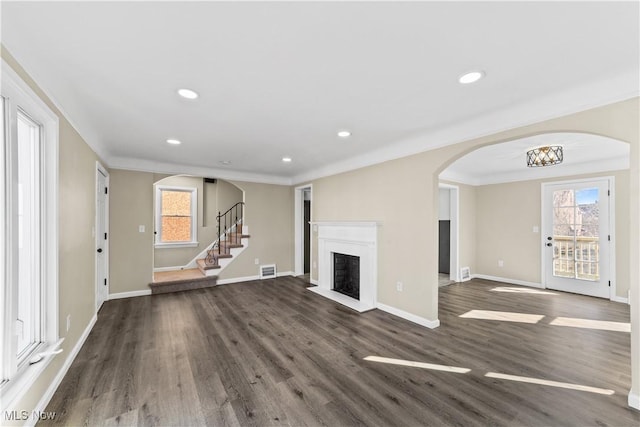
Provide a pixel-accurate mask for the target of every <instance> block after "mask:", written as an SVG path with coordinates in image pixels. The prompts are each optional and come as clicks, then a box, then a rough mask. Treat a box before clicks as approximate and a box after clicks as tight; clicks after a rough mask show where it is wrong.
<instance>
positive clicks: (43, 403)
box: [25, 314, 98, 427]
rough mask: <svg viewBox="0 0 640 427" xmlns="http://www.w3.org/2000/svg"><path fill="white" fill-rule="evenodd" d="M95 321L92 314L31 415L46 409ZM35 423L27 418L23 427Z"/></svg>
mask: <svg viewBox="0 0 640 427" xmlns="http://www.w3.org/2000/svg"><path fill="white" fill-rule="evenodd" d="M97 320H98V315H97V314H94V315H93V317H92V318H91V320H90V321H89V324H88V325H87V327H86V328H85V329H84V332H83V333H82V335H81V336H80V339H79V340H78V342H77V343H76V345H74V346H73V350H71V353H69V355H68V356H67V358H66V360H65V361H64V364H63V365H62V368H61V369H60V370H59V371H58V374H57V375H56V377H55V378H54V379H53V381H52V382H51V384H49V387H48V388H47V391H45V393H44V395H43V396H42V398H41V399H40V401H39V402H38V404H37V405H36V407H35V408H34V410H33V413H36V414H38V413H41V412H44V410H45V409H46V408H47V405H48V404H49V402H50V401H51V398H52V397H53V394H54V393H55V392H56V390H57V389H58V387H59V386H60V383H61V382H62V379H63V378H64V376H65V375H66V374H67V371H68V370H69V368H70V367H71V364H72V363H73V361H74V360H75V359H76V356H78V353H79V352H80V349H81V348H82V346H83V345H84V342H85V341H86V340H87V337H88V336H89V333H91V330H92V329H93V326H94V325H95V324H96V321H97ZM36 421H38V417H29V420H28V421H27V422H26V423H25V426H29V427H31V426H34V425H35V424H36Z"/></svg>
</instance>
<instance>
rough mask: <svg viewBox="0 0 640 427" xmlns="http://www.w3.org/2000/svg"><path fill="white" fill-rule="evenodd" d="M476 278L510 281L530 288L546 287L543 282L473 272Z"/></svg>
mask: <svg viewBox="0 0 640 427" xmlns="http://www.w3.org/2000/svg"><path fill="white" fill-rule="evenodd" d="M471 277H473V278H474V279H484V280H492V281H494V282H502V283H510V284H512V285H520V286H529V287H530V288H538V289H545V287H544V286H543V285H542V283H536V282H527V281H524V280H518V279H508V278H506V277H497V276H488V275H486V274H473V275H472V276H471Z"/></svg>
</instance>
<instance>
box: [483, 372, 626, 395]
mask: <svg viewBox="0 0 640 427" xmlns="http://www.w3.org/2000/svg"><path fill="white" fill-rule="evenodd" d="M485 377H488V378H497V379H501V380H508V381H517V382H521V383H529V384H539V385H546V386H550V387H558V388H566V389H570V390H578V391H586V392H589V393H597V394H605V395H608V396H611V395H613V394H615V391H613V390H608V389H604V388H598V387H590V386H586V385H581V384H571V383H563V382H558V381H549V380H543V379H541V378H531V377H520V376H517V375H507V374H500V373H498V372H488V373H486V374H485Z"/></svg>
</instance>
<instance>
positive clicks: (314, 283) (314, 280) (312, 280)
mask: <svg viewBox="0 0 640 427" xmlns="http://www.w3.org/2000/svg"><path fill="white" fill-rule="evenodd" d="M309 283H311V284H312V285H316V286H318V280H317V279H309Z"/></svg>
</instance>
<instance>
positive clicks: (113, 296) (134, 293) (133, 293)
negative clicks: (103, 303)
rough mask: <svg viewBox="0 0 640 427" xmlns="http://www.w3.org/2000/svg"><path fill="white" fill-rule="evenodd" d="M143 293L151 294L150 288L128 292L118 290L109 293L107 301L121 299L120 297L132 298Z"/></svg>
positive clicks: (143, 294)
mask: <svg viewBox="0 0 640 427" xmlns="http://www.w3.org/2000/svg"><path fill="white" fill-rule="evenodd" d="M145 295H151V289H145V290H142V291H130V292H118V293H116V294H109V301H111V300H112V299H121V298H133V297H141V296H145Z"/></svg>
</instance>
